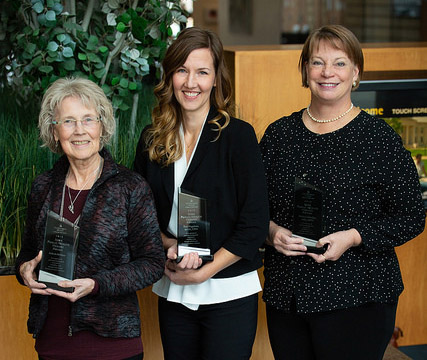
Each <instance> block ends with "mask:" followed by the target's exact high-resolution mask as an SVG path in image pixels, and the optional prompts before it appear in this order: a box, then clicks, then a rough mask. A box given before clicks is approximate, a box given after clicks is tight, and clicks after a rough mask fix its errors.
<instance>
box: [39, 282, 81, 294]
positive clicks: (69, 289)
mask: <svg viewBox="0 0 427 360" xmlns="http://www.w3.org/2000/svg"><path fill="white" fill-rule="evenodd" d="M39 283H42V284H45V285H46V286H47V287H48V288H49V289H53V290H58V291H64V292H67V293H72V292H74V288H73V287H62V286H59V285H58V284H56V283H51V282H47V281H39Z"/></svg>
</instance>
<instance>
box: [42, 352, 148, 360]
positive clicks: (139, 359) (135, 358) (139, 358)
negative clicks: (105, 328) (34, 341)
mask: <svg viewBox="0 0 427 360" xmlns="http://www.w3.org/2000/svg"><path fill="white" fill-rule="evenodd" d="M142 359H144V353H141V354H138V355H135V356H131V357H130V358H126V359H123V360H142ZM39 360H43V358H42V357H40V356H39Z"/></svg>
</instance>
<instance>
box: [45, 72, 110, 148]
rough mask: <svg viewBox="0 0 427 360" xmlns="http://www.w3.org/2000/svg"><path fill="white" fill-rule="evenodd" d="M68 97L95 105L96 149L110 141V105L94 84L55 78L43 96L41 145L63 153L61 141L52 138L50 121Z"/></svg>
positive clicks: (79, 79)
mask: <svg viewBox="0 0 427 360" xmlns="http://www.w3.org/2000/svg"><path fill="white" fill-rule="evenodd" d="M67 97H76V98H79V99H80V100H81V101H82V103H83V104H84V105H85V106H86V107H89V106H94V107H95V109H96V111H97V113H98V115H99V116H100V118H101V125H102V133H101V139H100V149H99V150H101V149H102V148H103V147H104V145H106V144H108V143H109V141H110V139H111V137H112V136H113V134H114V132H115V128H116V122H115V119H114V112H113V107H112V105H111V102H110V100H108V98H107V97H106V96H105V94H104V91H103V90H102V89H101V88H100V87H99V86H98V85H97V84H95V83H94V82H93V81H90V80H87V79H83V78H63V79H58V80H56V81H55V82H54V83H52V84H51V85H50V86H49V88H48V89H47V91H46V93H45V94H44V96H43V100H42V105H41V110H40V114H39V124H38V126H39V130H40V138H41V140H42V142H43V145H42V146H47V147H48V148H49V149H50V150H51V151H52V152H54V153H62V152H63V151H62V148H61V146H60V144H57V142H56V141H55V137H54V134H53V126H54V125H53V124H52V121H53V120H55V113H56V110H57V109H58V107H59V106H61V103H62V101H63V100H64V99H65V98H67Z"/></svg>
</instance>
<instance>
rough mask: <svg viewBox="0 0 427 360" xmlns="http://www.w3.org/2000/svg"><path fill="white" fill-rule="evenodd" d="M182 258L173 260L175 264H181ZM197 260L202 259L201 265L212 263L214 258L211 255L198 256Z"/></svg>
mask: <svg viewBox="0 0 427 360" xmlns="http://www.w3.org/2000/svg"><path fill="white" fill-rule="evenodd" d="M182 258H183V256H178V257H177V258H176V260H175V262H176V263H179V262H181V260H182ZM199 258H200V259H202V264H204V263H206V262H208V261H213V259H214V256H213V255H199Z"/></svg>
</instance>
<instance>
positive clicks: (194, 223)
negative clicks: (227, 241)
mask: <svg viewBox="0 0 427 360" xmlns="http://www.w3.org/2000/svg"><path fill="white" fill-rule="evenodd" d="M209 236H210V223H209V221H208V220H207V200H206V199H203V198H201V197H198V196H195V195H193V194H191V193H189V192H185V191H183V190H182V189H180V190H179V193H178V258H177V261H180V260H181V259H182V257H183V256H184V255H185V254H188V253H191V252H197V253H198V254H199V257H200V258H201V259H202V260H204V261H211V260H213V255H212V254H211V250H210V248H209Z"/></svg>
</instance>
